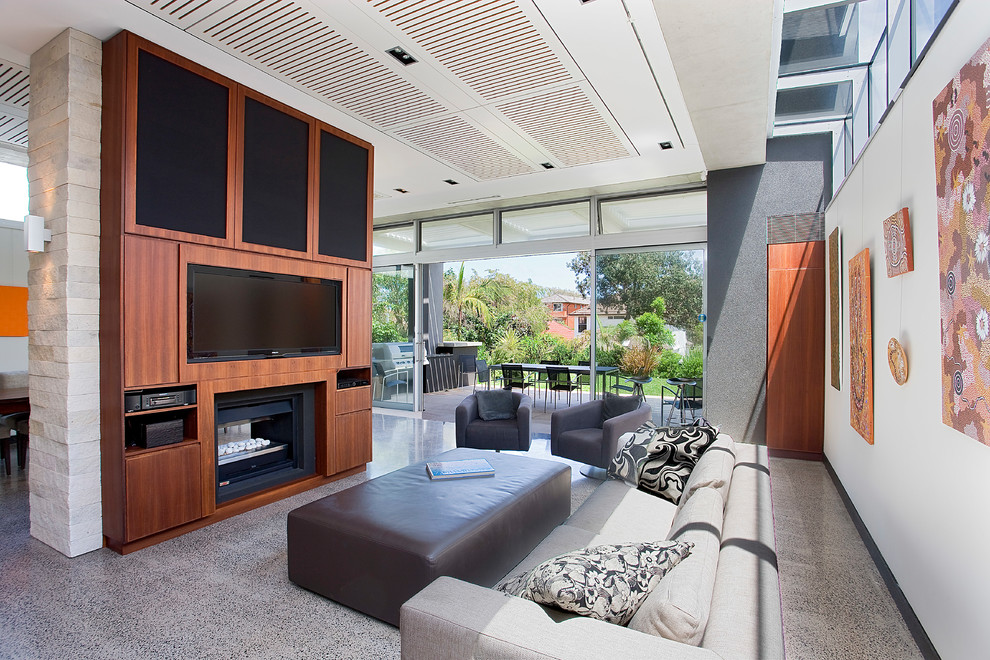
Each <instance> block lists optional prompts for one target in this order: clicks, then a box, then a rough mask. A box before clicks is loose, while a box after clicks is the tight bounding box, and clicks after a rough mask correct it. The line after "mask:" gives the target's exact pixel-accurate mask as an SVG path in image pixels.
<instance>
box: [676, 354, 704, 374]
mask: <svg viewBox="0 0 990 660" xmlns="http://www.w3.org/2000/svg"><path fill="white" fill-rule="evenodd" d="M704 367H705V356H704V355H702V352H701V348H700V347H696V348H692V349H691V351H690V352H689V353H688V355H687V357H686V358H684V360H683V361H682V362H681V369H680V374H678V375H679V376H680V377H681V378H701V377H702V375H703V374H704Z"/></svg>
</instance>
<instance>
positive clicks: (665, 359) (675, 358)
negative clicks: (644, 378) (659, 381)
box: [657, 350, 682, 378]
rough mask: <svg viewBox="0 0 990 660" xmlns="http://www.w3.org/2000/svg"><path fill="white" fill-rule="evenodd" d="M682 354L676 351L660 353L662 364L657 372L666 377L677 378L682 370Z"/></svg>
mask: <svg viewBox="0 0 990 660" xmlns="http://www.w3.org/2000/svg"><path fill="white" fill-rule="evenodd" d="M681 360H682V357H681V354H680V353H677V352H675V351H670V350H667V351H664V352H663V353H661V354H660V366H659V367H657V373H658V374H660V375H661V376H663V377H664V378H677V377H678V374H680V372H681Z"/></svg>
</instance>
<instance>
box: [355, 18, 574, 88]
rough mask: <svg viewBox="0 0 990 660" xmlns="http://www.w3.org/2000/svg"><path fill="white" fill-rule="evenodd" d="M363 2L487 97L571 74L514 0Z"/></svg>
mask: <svg viewBox="0 0 990 660" xmlns="http://www.w3.org/2000/svg"><path fill="white" fill-rule="evenodd" d="M367 1H368V3H369V4H371V5H372V6H374V8H375V9H376V10H378V11H379V12H381V14H382V15H383V16H384V17H385V18H387V19H388V20H389V21H391V22H392V24H393V25H395V26H396V27H398V28H399V29H400V30H402V31H403V32H404V33H405V34H406V35H408V36H409V38H410V39H412V41H413V42H414V43H415V44H416V45H417V46H418V47H419V48H421V49H423V50H424V51H425V52H427V53H429V54H430V55H432V56H433V57H435V58H436V59H437V60H438V61H439V62H440V63H441V64H443V65H444V66H445V67H447V68H448V69H449V70H450V71H451V72H452V73H453V74H454V75H455V76H457V77H458V78H460V79H461V80H462V81H463V82H464V83H465V84H466V85H467V86H468V87H470V88H471V89H472V90H474V91H475V92H477V93H478V94H479V95H480V96H481V97H482V98H484V99H486V100H489V101H492V100H495V99H498V98H503V97H505V96H509V95H512V94H519V93H521V92H527V91H531V90H534V89H538V88H540V87H543V86H546V85H552V84H555V83H561V82H566V81H568V80H573V79H574V77H573V76H572V75H571V73H570V72H569V71H568V70H567V68H566V67H565V66H564V64H563V63H562V62H561V61H560V59H559V58H558V57H557V56H556V55H555V54H554V52H553V50H552V49H551V48H550V47H549V46H548V45H547V43H546V41H545V40H544V37H543V35H541V34H540V32H539V30H537V29H536V26H535V25H534V24H533V22H532V21H531V20H530V19H529V17H528V16H527V15H526V14H525V13H524V12H523V11H522V9H521V8H520V7H519V5H518V4H516V2H514V0H485V2H478V0H451V1H447V2H436V0H367Z"/></svg>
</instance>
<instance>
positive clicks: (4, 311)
mask: <svg viewBox="0 0 990 660" xmlns="http://www.w3.org/2000/svg"><path fill="white" fill-rule="evenodd" d="M27 301H28V290H27V287H26V286H0V337H27V334H28V314H27Z"/></svg>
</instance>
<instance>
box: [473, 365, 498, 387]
mask: <svg viewBox="0 0 990 660" xmlns="http://www.w3.org/2000/svg"><path fill="white" fill-rule="evenodd" d="M475 368H476V371H475V379H474V389H473V390H472V391H476V390H477V389H478V383H484V384H485V389H486V390H490V389H491V388H492V383H494V382H501V381H502V377H501V376H495V375H493V374H492V369H491V367H489V366H488V361H487V360H483V359H481V358H478V359H477V360H476V361H475Z"/></svg>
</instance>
